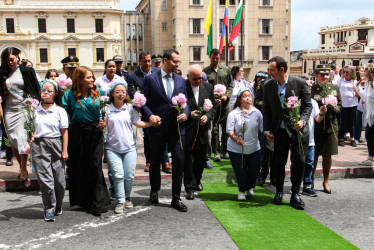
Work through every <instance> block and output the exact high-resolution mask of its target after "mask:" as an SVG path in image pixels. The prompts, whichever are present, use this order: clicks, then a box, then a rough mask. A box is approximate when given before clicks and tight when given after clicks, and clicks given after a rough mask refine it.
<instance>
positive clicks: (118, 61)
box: [113, 55, 130, 82]
mask: <svg viewBox="0 0 374 250" xmlns="http://www.w3.org/2000/svg"><path fill="white" fill-rule="evenodd" d="M113 60H114V62H115V63H116V75H119V76H120V77H122V78H123V79H125V81H126V82H128V81H129V77H130V74H129V72H127V71H126V70H124V69H123V68H122V64H123V58H122V56H120V55H115V56H113Z"/></svg>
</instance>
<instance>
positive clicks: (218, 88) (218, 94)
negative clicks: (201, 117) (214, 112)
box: [213, 84, 226, 124]
mask: <svg viewBox="0 0 374 250" xmlns="http://www.w3.org/2000/svg"><path fill="white" fill-rule="evenodd" d="M213 92H214V97H215V98H216V99H221V98H222V96H224V95H225V94H226V86H225V85H223V84H216V85H214V89H213ZM221 109H222V106H221V103H219V111H218V112H219V114H218V120H217V124H218V123H219V120H220V119H221V111H222V110H221Z"/></svg>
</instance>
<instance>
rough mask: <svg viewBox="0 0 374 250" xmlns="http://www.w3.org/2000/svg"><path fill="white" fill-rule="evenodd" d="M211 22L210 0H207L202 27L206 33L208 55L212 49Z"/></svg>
mask: <svg viewBox="0 0 374 250" xmlns="http://www.w3.org/2000/svg"><path fill="white" fill-rule="evenodd" d="M212 23H213V12H212V0H210V1H209V7H208V12H207V13H206V16H205V21H204V27H205V30H206V34H207V35H208V46H207V52H206V53H207V55H208V56H210V51H211V50H212V48H211V45H212Z"/></svg>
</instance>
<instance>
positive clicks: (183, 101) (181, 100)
mask: <svg viewBox="0 0 374 250" xmlns="http://www.w3.org/2000/svg"><path fill="white" fill-rule="evenodd" d="M178 101H179V103H180V104H183V103H186V102H187V99H186V96H185V95H184V94H183V93H180V94H179V95H178Z"/></svg>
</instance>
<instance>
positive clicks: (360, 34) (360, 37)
mask: <svg viewBox="0 0 374 250" xmlns="http://www.w3.org/2000/svg"><path fill="white" fill-rule="evenodd" d="M8 33H9V32H8ZM367 35H368V30H367V29H365V30H358V39H357V40H359V41H362V40H366V39H367Z"/></svg>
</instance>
